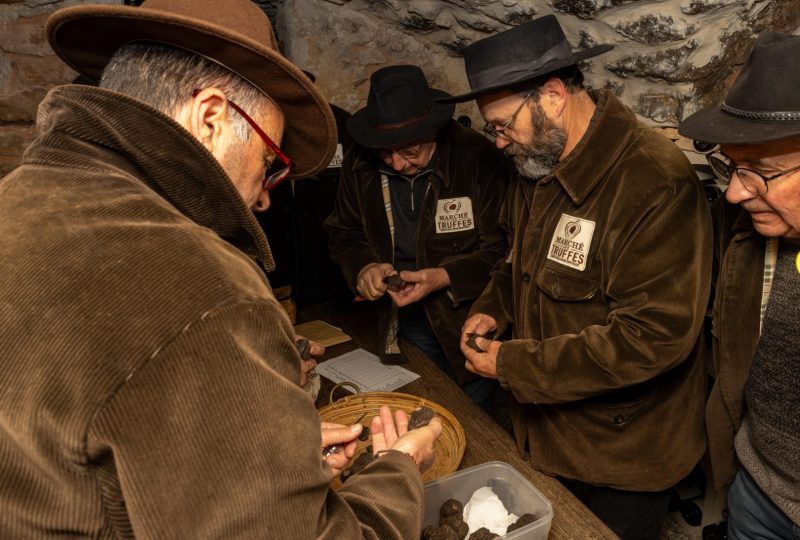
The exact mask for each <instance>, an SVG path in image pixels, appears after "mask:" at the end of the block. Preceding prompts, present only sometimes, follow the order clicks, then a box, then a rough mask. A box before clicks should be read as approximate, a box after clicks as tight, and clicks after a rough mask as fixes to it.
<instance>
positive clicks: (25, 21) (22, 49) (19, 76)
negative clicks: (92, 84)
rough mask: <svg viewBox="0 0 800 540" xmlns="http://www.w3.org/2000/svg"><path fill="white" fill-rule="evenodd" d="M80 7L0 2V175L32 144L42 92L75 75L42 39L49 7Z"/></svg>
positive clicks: (65, 1) (65, 0) (51, 0)
mask: <svg viewBox="0 0 800 540" xmlns="http://www.w3.org/2000/svg"><path fill="white" fill-rule="evenodd" d="M83 3H86V2H85V1H81V0H62V1H58V0H0V36H2V42H0V177H2V176H3V175H5V174H6V173H7V172H9V171H10V170H11V169H12V168H13V167H14V166H16V164H17V163H19V159H20V156H21V155H22V151H23V150H24V149H25V147H26V146H27V145H28V144H29V143H30V142H31V141H32V140H33V137H34V136H35V128H34V122H35V120H36V108H37V106H38V105H39V102H40V101H41V100H42V98H43V97H44V96H45V94H46V93H47V91H48V90H49V89H50V88H52V87H53V86H56V85H59V84H64V83H67V82H70V81H72V80H73V79H74V78H75V76H76V73H75V72H74V71H72V70H71V69H70V68H68V67H67V66H66V65H64V63H63V62H62V61H61V60H59V59H58V57H56V56H55V55H54V54H53V51H52V50H51V49H50V46H49V45H48V44H47V38H45V35H44V23H45V21H46V20H47V17H48V15H50V13H52V12H53V11H54V10H55V9H57V8H60V7H66V6H69V5H75V4H83ZM93 3H96V4H100V3H109V4H113V3H116V4H121V3H122V1H121V0H120V1H117V2H114V1H110V0H97V1H94V2H93Z"/></svg>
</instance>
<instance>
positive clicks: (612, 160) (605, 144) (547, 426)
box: [471, 91, 712, 491]
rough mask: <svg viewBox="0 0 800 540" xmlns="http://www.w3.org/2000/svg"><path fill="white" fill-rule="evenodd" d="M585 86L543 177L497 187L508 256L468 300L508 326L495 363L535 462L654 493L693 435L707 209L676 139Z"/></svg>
mask: <svg viewBox="0 0 800 540" xmlns="http://www.w3.org/2000/svg"><path fill="white" fill-rule="evenodd" d="M595 99H596V101H597V110H596V111H595V114H594V115H593V118H592V120H591V123H590V125H589V127H588V130H587V132H586V134H585V135H584V137H583V138H582V140H581V141H580V143H579V144H578V146H577V147H576V148H575V149H574V150H573V151H572V152H571V153H570V155H569V156H567V158H566V159H565V160H564V161H562V162H561V163H560V164H559V166H558V167H557V168H556V170H555V172H554V173H553V175H551V176H548V177H545V178H543V179H541V180H539V181H538V182H533V181H530V180H527V179H522V180H521V181H519V182H517V183H516V184H515V185H514V189H513V190H512V191H510V192H509V196H508V199H507V203H506V210H505V212H504V213H503V219H504V221H505V224H506V226H507V227H508V228H509V230H510V231H511V238H512V240H511V243H512V257H511V260H510V262H508V263H502V264H500V265H499V266H498V267H497V268H496V270H495V272H494V274H493V277H492V281H491V282H490V283H489V285H488V287H487V289H486V292H485V293H484V294H483V295H482V296H481V297H480V298H479V299H478V300H477V301H476V302H475V304H474V305H473V307H472V310H471V311H472V313H487V314H489V315H492V316H493V317H494V318H495V319H496V320H497V322H498V327H499V333H501V334H502V333H503V332H504V331H505V330H506V329H507V328H509V327H511V329H512V339H511V340H509V341H505V342H504V343H503V344H502V345H501V347H500V349H499V352H498V356H497V376H498V380H499V381H500V384H501V385H502V386H503V387H505V388H507V389H509V390H510V391H511V393H512V395H513V399H512V423H513V425H514V432H515V435H516V438H517V443H518V445H519V448H520V451H523V452H525V451H529V452H530V459H531V461H532V463H533V465H534V466H536V467H537V468H539V469H541V470H542V471H544V472H545V473H548V474H552V475H559V476H562V477H566V478H570V479H577V480H580V481H583V482H587V483H589V484H593V485H605V486H611V487H614V488H617V489H623V490H634V491H658V490H663V489H666V488H668V487H670V486H672V485H674V484H675V483H676V482H678V481H679V480H680V479H681V478H683V477H684V476H685V475H687V474H688V473H689V472H690V471H691V470H692V468H693V467H694V466H695V465H696V463H697V462H698V460H699V459H700V457H701V455H702V453H703V450H704V448H705V444H704V443H705V438H704V436H703V405H704V402H705V384H704V382H705V381H704V371H703V367H704V366H703V357H704V354H705V350H704V347H703V343H702V339H701V337H702V336H701V332H700V330H701V326H702V323H703V319H704V315H705V311H706V307H707V304H708V297H709V289H710V282H711V260H712V257H711V250H712V231H711V219H710V212H709V209H708V207H707V202H706V199H705V196H704V194H703V190H702V188H701V185H700V182H699V181H698V179H697V176H696V175H695V173H694V171H693V169H692V167H691V165H690V164H689V162H688V161H687V159H686V158H685V157H684V156H683V154H682V153H681V151H680V150H679V149H678V148H677V147H676V146H675V145H673V144H672V143H671V142H670V141H668V140H667V139H666V138H664V137H663V136H661V135H659V134H657V133H655V132H654V131H653V130H652V129H650V128H648V127H646V126H644V125H642V124H640V123H639V122H637V120H636V118H635V116H634V114H633V113H632V112H631V111H630V110H629V109H627V108H626V107H625V106H624V105H622V104H621V103H620V102H619V101H618V100H617V99H616V97H614V96H613V94H611V93H609V92H605V91H601V92H598V93H597V94H595Z"/></svg>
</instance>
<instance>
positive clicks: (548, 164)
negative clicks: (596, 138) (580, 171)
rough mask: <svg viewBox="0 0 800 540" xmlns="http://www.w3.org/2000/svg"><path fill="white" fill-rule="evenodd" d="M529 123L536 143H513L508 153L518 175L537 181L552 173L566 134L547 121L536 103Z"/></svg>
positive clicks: (532, 108)
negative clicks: (511, 157) (512, 158)
mask: <svg viewBox="0 0 800 540" xmlns="http://www.w3.org/2000/svg"><path fill="white" fill-rule="evenodd" d="M530 122H531V127H532V128H533V141H536V142H533V141H531V142H530V143H529V144H519V143H515V144H514V145H513V146H512V147H510V152H509V153H510V154H511V155H512V156H513V157H514V164H515V165H516V167H517V171H518V172H519V174H521V175H522V176H524V177H526V178H530V179H531V180H538V179H540V178H544V177H545V176H548V175H550V174H552V173H553V170H554V169H555V168H556V165H557V164H558V159H559V158H560V157H561V153H562V152H563V151H564V147H565V146H566V145H567V134H566V133H564V131H563V130H561V129H559V128H558V127H556V126H555V125H554V124H553V123H552V122H550V121H549V120H548V119H547V117H546V116H545V114H544V111H543V110H542V107H541V105H539V104H538V103H534V105H533V106H532V107H531V115H530Z"/></svg>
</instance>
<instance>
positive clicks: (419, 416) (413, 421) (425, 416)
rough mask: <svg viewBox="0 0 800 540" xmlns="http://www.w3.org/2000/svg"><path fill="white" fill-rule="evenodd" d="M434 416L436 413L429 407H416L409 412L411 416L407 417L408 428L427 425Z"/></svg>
mask: <svg viewBox="0 0 800 540" xmlns="http://www.w3.org/2000/svg"><path fill="white" fill-rule="evenodd" d="M434 416H436V413H435V412H433V409H431V408H430V407H421V408H419V409H417V410H416V411H414V412H412V413H411V417H410V418H409V419H408V430H409V431H411V430H412V429H417V428H421V427H425V426H427V425H428V424H430V423H431V420H433V417H434Z"/></svg>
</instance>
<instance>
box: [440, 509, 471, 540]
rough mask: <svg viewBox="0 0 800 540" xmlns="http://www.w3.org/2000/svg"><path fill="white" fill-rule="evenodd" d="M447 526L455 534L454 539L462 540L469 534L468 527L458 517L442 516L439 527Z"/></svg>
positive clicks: (454, 515) (453, 515)
mask: <svg viewBox="0 0 800 540" xmlns="http://www.w3.org/2000/svg"><path fill="white" fill-rule="evenodd" d="M445 525H446V526H448V527H450V528H451V529H453V531H455V533H456V537H457V538H458V540H464V538H466V537H467V534H469V525H467V524H466V523H464V520H463V519H462V518H461V516H460V515H456V514H452V515H449V516H443V517H440V518H439V526H440V527H442V526H445Z"/></svg>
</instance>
